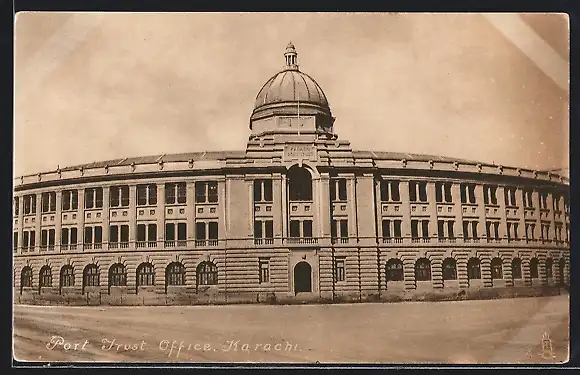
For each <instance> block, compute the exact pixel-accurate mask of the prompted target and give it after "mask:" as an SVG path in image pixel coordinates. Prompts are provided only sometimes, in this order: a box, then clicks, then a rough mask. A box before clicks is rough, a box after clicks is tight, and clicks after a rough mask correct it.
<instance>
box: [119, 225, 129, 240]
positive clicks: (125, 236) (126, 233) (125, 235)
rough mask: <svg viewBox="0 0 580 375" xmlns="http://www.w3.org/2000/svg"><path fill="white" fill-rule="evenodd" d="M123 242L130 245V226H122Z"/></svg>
mask: <svg viewBox="0 0 580 375" xmlns="http://www.w3.org/2000/svg"><path fill="white" fill-rule="evenodd" d="M121 242H122V243H125V244H128V243H129V225H121Z"/></svg>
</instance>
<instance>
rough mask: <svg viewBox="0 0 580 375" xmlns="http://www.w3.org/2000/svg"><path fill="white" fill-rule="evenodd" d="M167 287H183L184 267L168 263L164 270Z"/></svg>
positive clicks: (175, 263) (179, 264)
mask: <svg viewBox="0 0 580 375" xmlns="http://www.w3.org/2000/svg"><path fill="white" fill-rule="evenodd" d="M165 282H166V283H167V285H185V267H184V266H183V264H181V263H179V262H173V263H170V264H169V265H168V266H167V269H166V270H165Z"/></svg>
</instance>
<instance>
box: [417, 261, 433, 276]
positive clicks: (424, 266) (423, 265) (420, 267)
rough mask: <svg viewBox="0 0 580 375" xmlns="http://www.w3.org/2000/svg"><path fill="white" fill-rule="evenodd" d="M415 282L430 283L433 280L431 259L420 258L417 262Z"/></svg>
mask: <svg viewBox="0 0 580 375" xmlns="http://www.w3.org/2000/svg"><path fill="white" fill-rule="evenodd" d="M415 280H416V281H429V280H431V262H430V261H429V259H426V258H420V259H418V260H417V261H416V262H415Z"/></svg>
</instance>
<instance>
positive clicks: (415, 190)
mask: <svg viewBox="0 0 580 375" xmlns="http://www.w3.org/2000/svg"><path fill="white" fill-rule="evenodd" d="M409 200H410V201H411V202H427V183H426V182H416V181H410V182H409Z"/></svg>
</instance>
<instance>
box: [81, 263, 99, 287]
mask: <svg viewBox="0 0 580 375" xmlns="http://www.w3.org/2000/svg"><path fill="white" fill-rule="evenodd" d="M99 278H100V274H99V266H97V265H96V264H89V265H87V266H86V267H85V269H84V271H83V288H84V287H86V286H89V287H92V286H99V285H100V280H99Z"/></svg>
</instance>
